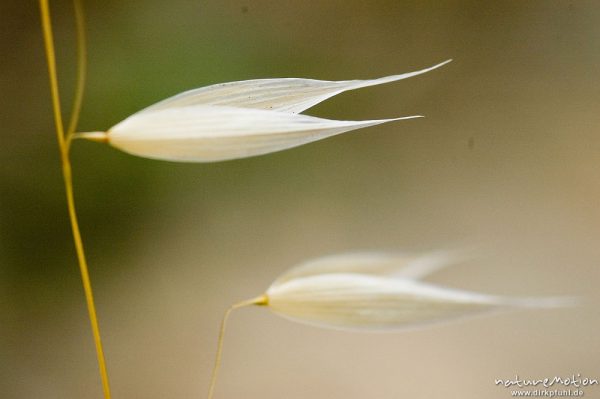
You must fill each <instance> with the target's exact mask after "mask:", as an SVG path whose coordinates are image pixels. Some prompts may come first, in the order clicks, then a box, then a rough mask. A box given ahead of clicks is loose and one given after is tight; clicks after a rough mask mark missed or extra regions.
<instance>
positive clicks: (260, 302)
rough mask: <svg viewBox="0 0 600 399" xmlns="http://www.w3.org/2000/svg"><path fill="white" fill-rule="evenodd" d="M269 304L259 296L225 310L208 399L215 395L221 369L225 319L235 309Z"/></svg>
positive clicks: (263, 297) (265, 297) (266, 299)
mask: <svg viewBox="0 0 600 399" xmlns="http://www.w3.org/2000/svg"><path fill="white" fill-rule="evenodd" d="M268 303H269V299H268V297H267V296H266V295H261V296H259V297H256V298H253V299H249V300H246V301H243V302H240V303H236V304H235V305H233V306H231V307H230V308H229V309H227V311H226V312H225V315H224V316H223V320H222V321H221V329H220V330H219V340H218V342H217V354H216V356H215V364H214V366H213V369H212V376H211V378H210V385H209V388H208V399H212V397H213V394H214V393H215V386H216V385H217V376H218V374H219V368H220V367H221V355H222V354H223V340H224V338H225V328H226V327H227V319H228V318H229V315H230V314H231V312H232V311H233V310H235V309H239V308H242V307H244V306H250V305H259V306H266V305H268Z"/></svg>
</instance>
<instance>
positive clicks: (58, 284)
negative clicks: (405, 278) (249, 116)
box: [0, 0, 600, 399]
mask: <svg viewBox="0 0 600 399" xmlns="http://www.w3.org/2000/svg"><path fill="white" fill-rule="evenodd" d="M51 6H52V8H51V10H52V12H53V18H54V26H55V30H56V32H55V34H56V45H57V48H58V51H59V54H58V62H59V70H60V71H59V72H60V78H61V85H62V86H61V88H62V90H63V91H62V93H63V100H64V102H65V108H66V109H68V108H69V104H70V101H71V97H72V94H71V93H72V89H73V82H74V74H75V67H74V65H75V55H74V49H75V39H74V22H73V14H72V9H71V3H70V2H69V1H66V0H60V1H52V2H51ZM86 7H87V20H88V29H87V33H88V37H89V80H88V84H87V91H86V97H85V102H84V109H83V114H82V118H81V123H80V130H82V131H86V130H88V131H89V130H101V129H107V128H109V127H110V126H112V125H114V124H115V123H117V122H118V121H120V120H121V119H123V118H124V117H126V116H128V115H130V114H132V113H133V112H135V111H137V110H139V109H140V108H142V107H145V106H147V105H149V104H151V103H153V102H155V101H158V100H161V99H163V98H165V97H167V96H170V95H173V94H176V93H178V92H180V91H183V90H186V89H190V88H196V87H201V86H204V85H208V84H212V83H218V82H226V81H233V80H242V79H251V78H261V77H309V78H317V79H331V80H343V79H358V78H373V77H380V76H385V75H388V74H396V73H401V72H408V71H411V70H416V69H420V68H423V67H427V66H430V65H433V64H435V63H438V62H440V61H443V60H445V59H447V58H454V62H452V63H451V64H449V65H447V66H445V67H444V68H442V69H440V70H436V71H435V72H431V73H428V74H426V75H423V76H419V77H416V78H412V79H409V80H405V81H401V82H398V83H394V84H388V85H385V86H379V87H372V88H366V89H362V90H360V91H355V92H349V93H345V94H343V95H340V96H338V97H336V98H334V99H331V100H329V101H327V102H326V103H323V104H321V105H319V106H317V107H315V108H314V109H312V110H310V111H309V113H310V114H312V115H317V116H323V117H328V118H333V119H372V118H386V117H395V116H403V115H412V114H423V115H426V116H427V117H426V118H425V119H418V120H411V121H402V122H397V123H393V124H388V125H384V126H377V127H373V128H369V129H365V130H360V131H357V132H352V133H349V134H345V135H342V136H339V137H335V138H332V139H328V140H325V141H321V142H317V143H314V144H310V145H306V146H303V147H300V148H297V149H293V150H289V151H285V152H280V153H276V154H272V155H267V156H262V157H258V158H252V159H246V160H239V161H231V162H224V163H216V164H176V163H168V162H158V161H151V160H146V159H141V158H136V157H133V156H129V155H127V154H124V153H120V152H118V151H116V150H114V149H112V148H109V147H107V146H103V145H99V144H96V143H90V142H77V143H75V144H74V148H73V162H74V168H75V189H76V199H77V204H78V208H79V215H80V222H81V226H82V230H83V235H84V240H85V244H86V248H87V252H88V257H89V263H90V267H91V276H92V282H93V284H94V288H95V294H96V300H97V306H98V311H99V316H100V323H101V327H102V332H103V338H104V344H105V350H106V353H107V359H108V368H109V372H110V375H111V382H112V388H113V394H114V397H115V398H148V399H151V398H201V397H203V396H204V395H205V390H206V389H207V387H208V379H209V371H210V367H211V365H212V360H213V356H214V353H215V343H216V336H217V330H218V324H219V322H220V318H221V316H222V314H223V311H224V310H225V309H226V307H228V306H229V305H230V304H232V303H233V302H236V301H239V300H242V299H246V298H247V297H250V296H254V295H256V294H259V293H261V292H262V291H263V290H264V289H265V288H266V287H267V286H268V285H269V284H270V282H271V281H273V280H274V279H275V277H277V275H279V274H280V273H282V272H283V271H285V270H286V269H288V268H289V267H291V266H293V265H295V264H296V263H298V262H301V261H303V260H305V259H309V258H313V257H318V256H323V255H326V254H332V253H337V252H343V251H350V250H352V251H354V250H402V251H408V252H416V253H420V252H427V251H431V250H437V249H444V248H457V247H458V248H461V247H467V248H477V249H478V253H479V255H478V257H477V258H476V259H473V260H471V261H469V262H466V263H464V264H462V265H459V266H455V267H453V268H452V269H449V270H445V271H443V272H442V273H440V274H439V275H437V276H436V277H435V278H434V279H433V281H435V282H437V283H440V284H445V285H449V286H453V287H459V288H466V289H471V290H478V291H484V292H491V293H497V294H507V295H525V296H536V295H556V294H565V295H578V296H581V297H583V298H584V305H582V306H580V307H578V308H575V309H563V310H555V311H530V312H522V313H513V314H503V315H498V316H495V317H489V318H480V319H474V320H468V321H464V322H460V323H456V324H448V325H444V326H439V327H435V328H431V329H425V330H421V331H412V332H406V333H398V334H383V335H381V334H379V335H371V334H356V333H354V334H353V333H343V332H336V331H327V330H320V329H316V328H311V327H306V326H303V325H298V324H293V323H291V322H288V321H286V320H283V319H280V318H278V317H276V316H274V315H272V314H270V313H269V312H268V311H267V310H265V309H258V308H256V309H244V310H242V311H239V312H238V313H235V314H234V315H233V318H232V319H231V323H230V329H229V330H228V334H227V340H226V346H225V353H224V363H223V369H222V373H221V378H220V381H219V384H218V387H217V397H219V398H236V397H246V398H252V397H261V398H282V397H285V398H289V399H300V398H328V399H329V398H394V397H395V398H398V397H411V398H441V397H445V398H448V397H461V398H481V397H486V398H507V397H510V393H509V392H508V390H506V389H504V388H499V387H496V386H495V385H494V382H493V380H494V379H495V378H511V377H514V375H515V374H519V375H520V376H523V377H531V378H540V377H553V376H555V375H571V374H573V373H575V374H577V373H581V374H582V375H584V376H588V377H593V378H600V371H599V370H600V342H599V341H598V338H597V331H598V329H599V327H600V314H599V312H598V305H599V303H600V294H599V289H598V283H599V282H600V270H599V259H600V245H599V244H598V238H599V236H600V205H599V202H598V198H599V197H600V138H599V133H600V132H599V127H600V112H599V109H600V77H599V75H600V73H599V72H600V4H599V3H598V2H595V1H529V2H522V1H504V2H476V1H446V2H420V1H408V2H405V1H370V2H362V1H327V2H316V1H292V0H290V1H278V2H275V1H237V0H234V1H227V2H221V1H211V2H204V1H191V0H173V1H169V2H165V1H157V0H146V1H128V2H122V1H116V0H112V1H101V2H91V1H89V2H87V4H86ZM0 32H1V33H0V46H1V47H0V54H1V62H0V93H1V95H0V109H1V110H2V111H1V112H0V134H1V140H2V141H1V143H2V145H1V146H0V157H1V158H0V164H1V167H0V218H1V219H0V387H1V389H0V390H1V392H2V397H5V398H18V399H25V398H45V399H52V398H60V399H66V398H100V397H101V395H102V394H101V388H100V383H99V378H98V376H97V367H96V360H95V352H94V347H93V343H92V338H91V333H90V329H89V324H88V320H87V314H86V309H85V303H84V297H83V292H82V288H81V283H80V278H79V274H78V269H77V265H76V261H75V254H74V250H73V245H72V242H71V235H70V230H69V225H68V219H67V213H66V205H65V200H64V192H63V187H62V181H61V175H60V169H59V159H58V151H57V145H56V142H55V133H54V131H53V121H52V114H51V108H50V96H49V88H48V78H47V71H46V64H45V59H44V54H43V48H42V37H41V31H40V26H39V13H38V8H37V2H34V1H27V2H25V1H17V0H2V2H0ZM597 395H600V387H598V386H596V387H591V388H588V389H587V390H586V396H589V397H596V396H597Z"/></svg>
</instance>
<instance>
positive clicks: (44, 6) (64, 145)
mask: <svg viewBox="0 0 600 399" xmlns="http://www.w3.org/2000/svg"><path fill="white" fill-rule="evenodd" d="M39 4H40V12H41V17H42V28H43V33H44V44H45V48H46V58H47V60H48V72H49V74H50V90H51V93H52V109H53V111H54V121H55V125H56V134H57V138H58V145H59V148H60V155H61V164H62V172H63V179H64V183H65V191H66V196H67V207H68V211H69V219H70V221H71V229H72V230H73V241H74V243H75V251H76V252H77V260H78V262H79V270H80V273H81V279H82V282H83V290H84V292H85V299H86V303H87V308H88V315H89V319H90V324H91V327H92V334H93V336H94V343H95V345H96V355H97V358H98V368H99V370H100V377H101V380H102V389H103V391H104V398H105V399H110V397H111V395H110V386H109V383H108V373H107V371H106V362H105V359H104V351H103V349H102V341H101V339H100V327H99V326H98V317H97V316H96V307H95V305H94V296H93V293H92V285H91V283H90V277H89V272H88V266H87V262H86V259H85V252H84V250H83V242H82V239H81V232H80V231H79V224H78V222H77V213H76V211H75V199H74V196H73V176H72V171H71V162H70V159H69V145H68V144H69V142H70V139H69V136H67V137H65V131H64V125H63V121H62V113H61V107H60V96H59V91H58V78H57V74H56V55H55V51H54V39H53V35H52V25H51V21H50V10H49V6H48V0H39ZM75 8H76V12H75V13H76V18H77V25H78V29H77V30H78V40H79V41H80V43H79V46H78V48H79V51H80V53H79V54H80V55H79V65H78V67H79V68H83V69H85V65H84V64H85V62H84V64H81V62H82V56H81V50H82V49H83V56H85V44H82V43H81V42H82V41H83V40H84V37H83V36H82V32H83V9H82V6H81V4H80V2H79V0H75ZM78 76H79V77H80V78H79V79H78V83H77V84H78V88H77V93H76V96H75V103H74V109H73V115H72V116H71V122H70V125H73V126H75V125H76V124H77V119H78V115H79V108H80V107H81V98H82V97H83V88H82V87H80V86H79V85H81V86H82V85H83V80H81V76H83V77H85V71H84V72H83V74H82V73H81V72H79V73H78ZM69 129H71V127H69ZM72 129H73V131H74V130H75V127H73V128H72ZM69 131H70V130H69ZM71 134H72V133H71Z"/></svg>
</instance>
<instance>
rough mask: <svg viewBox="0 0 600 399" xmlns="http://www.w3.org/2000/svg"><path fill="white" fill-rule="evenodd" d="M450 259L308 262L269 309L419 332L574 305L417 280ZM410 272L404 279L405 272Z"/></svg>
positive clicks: (347, 324)
mask: <svg viewBox="0 0 600 399" xmlns="http://www.w3.org/2000/svg"><path fill="white" fill-rule="evenodd" d="M444 258H445V256H444V254H443V253H437V254H434V255H433V256H426V257H412V258H411V257H407V256H403V255H393V254H347V255H339V256H334V257H327V258H322V259H318V260H315V261H311V262H308V263H307V264H304V265H301V266H299V267H297V268H294V269H292V270H291V271H289V272H288V273H286V274H284V275H283V276H281V277H280V278H279V279H277V280H276V282H275V283H273V285H271V287H269V289H268V290H267V292H266V294H265V297H266V303H267V306H268V307H269V308H270V309H271V310H272V311H273V312H275V313H276V314H279V315H281V316H283V317H285V318H288V319H291V320H294V321H298V322H301V323H306V324H311V325H316V326H320V327H327V328H336V329H346V330H366V331H386V330H400V329H408V328H415V327H419V326H421V325H425V324H431V323H437V322H441V321H447V320H453V319H458V318H462V317H465V316H470V315H476V314H481V313H486V312H488V313H489V312H493V311H500V310H511V309H523V308H535V309H540V308H555V307H563V306H571V305H573V304H574V300H573V299H572V298H507V297H502V296H497V295H488V294H481V293H476V292H469V291H462V290H456V289H450V288H444V287H438V286H435V285H432V284H428V283H425V282H423V281H420V280H417V278H423V277H426V276H428V275H429V274H430V273H433V272H434V271H436V270H439V269H440V268H441V267H442V266H445V265H448V264H450V260H451V257H449V258H446V259H447V260H448V261H444ZM403 270H405V271H408V273H406V275H405V276H404V277H403V273H402V271H403Z"/></svg>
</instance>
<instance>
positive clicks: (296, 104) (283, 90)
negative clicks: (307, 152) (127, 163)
mask: <svg viewBox="0 0 600 399" xmlns="http://www.w3.org/2000/svg"><path fill="white" fill-rule="evenodd" d="M448 62H450V60H448V61H445V62H443V63H441V64H438V65H435V66H433V67H430V68H427V69H423V70H420V71H416V72H410V73H406V74H402V75H394V76H388V77H384V78H380V79H373V80H348V81H338V82H333V81H323V80H312V79H294V78H284V79H258V80H247V81H240V82H230V83H224V84H218V85H212V86H208V87H205V88H201V89H196V90H190V91H187V92H184V93H181V94H179V95H176V96H174V97H171V98H168V99H166V100H164V101H161V102H159V103H157V104H154V105H152V106H150V107H148V108H146V109H143V110H141V111H140V112H137V113H135V114H133V115H132V116H130V117H129V118H127V119H125V120H124V121H122V122H120V123H118V124H117V125H115V126H113V127H112V128H110V129H109V130H108V131H107V132H106V133H104V134H103V135H99V134H97V133H96V134H85V133H84V134H78V135H76V136H75V137H77V138H86V139H91V140H94V141H107V142H108V143H109V144H111V145H112V146H114V147H116V148H118V149H120V150H122V151H125V152H128V153H131V154H134V155H138V156H142V157H146V158H153V159H162V160H168V161H177V162H214V161H224V160H230V159H237V158H246V157H251V156H257V155H262V154H268V153H271V152H276V151H281V150H284V149H288V148H292V147H297V146H300V145H303V144H307V143H310V142H313V141H317V140H321V139H324V138H327V137H331V136H334V135H338V134H341V133H344V132H348V131H351V130H355V129H360V128H363V127H368V126H373V125H378V124H381V123H386V122H391V121H396V120H402V119H412V118H419V117H421V116H420V115H414V116H406V117H401V118H392V119H381V120H367V121H338V120H329V119H322V118H316V117H312V116H307V115H300V114H299V113H300V112H302V111H304V110H306V109H307V108H310V107H312V106H314V105H316V104H318V103H320V102H321V101H323V100H326V99H328V98H330V97H332V96H335V95H336V94H339V93H342V92H344V91H348V90H353V89H358V88H361V87H367V86H373V85H379V84H383V83H388V82H393V81H396V80H401V79H406V78H409V77H412V76H416V75H419V74H422V73H425V72H428V71H431V70H433V69H435V68H438V67H440V66H442V65H445V64H447V63H448Z"/></svg>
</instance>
